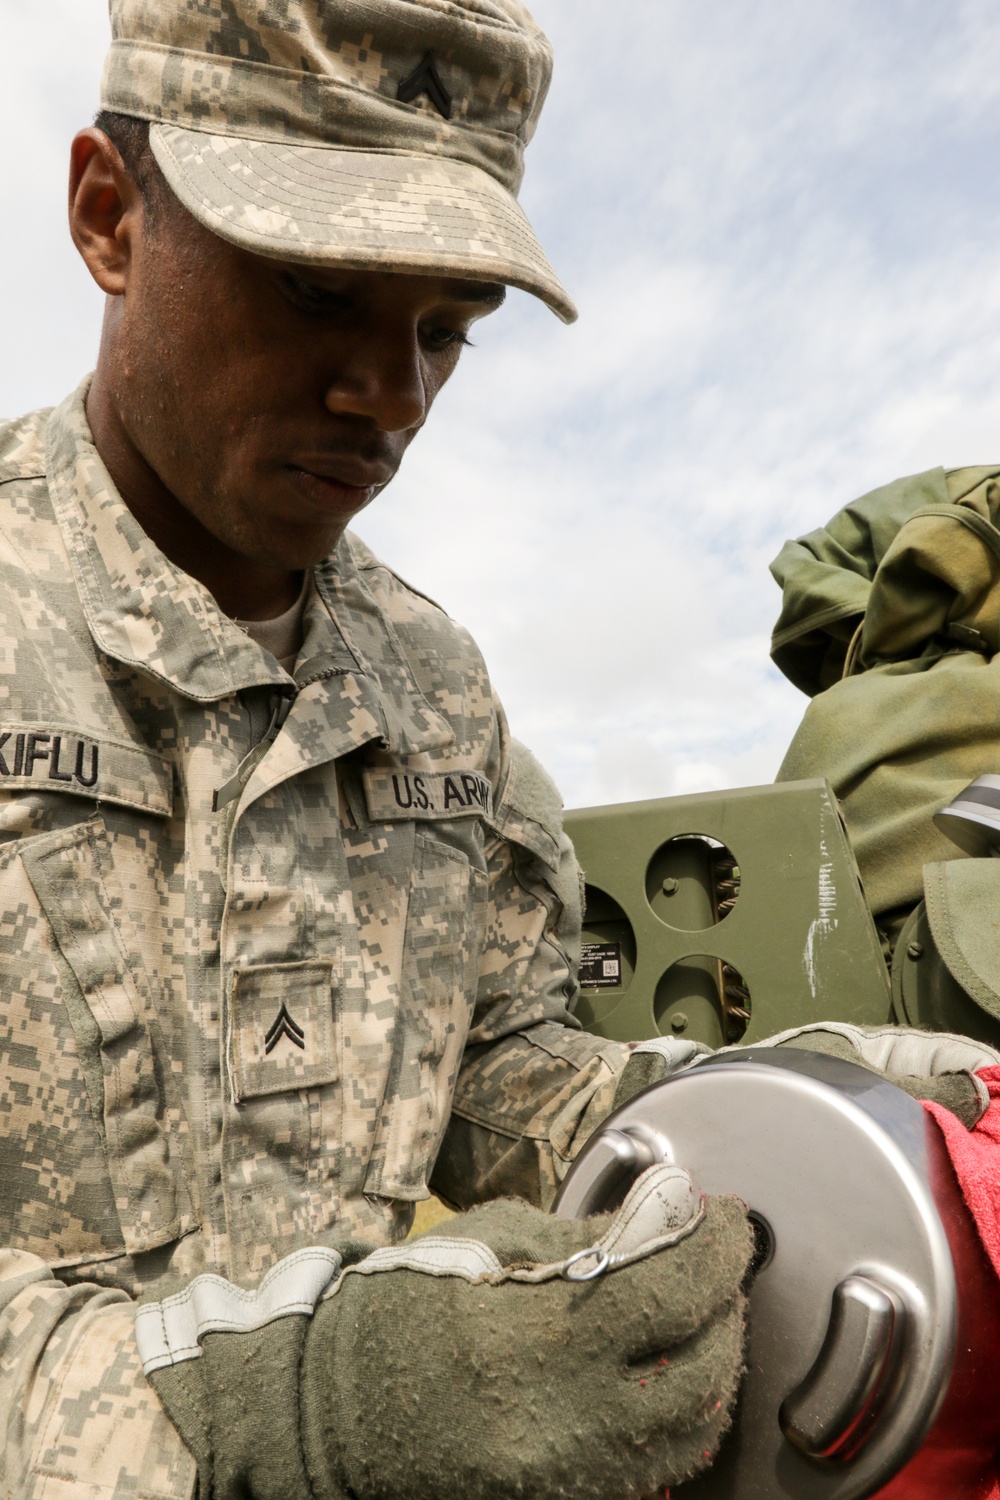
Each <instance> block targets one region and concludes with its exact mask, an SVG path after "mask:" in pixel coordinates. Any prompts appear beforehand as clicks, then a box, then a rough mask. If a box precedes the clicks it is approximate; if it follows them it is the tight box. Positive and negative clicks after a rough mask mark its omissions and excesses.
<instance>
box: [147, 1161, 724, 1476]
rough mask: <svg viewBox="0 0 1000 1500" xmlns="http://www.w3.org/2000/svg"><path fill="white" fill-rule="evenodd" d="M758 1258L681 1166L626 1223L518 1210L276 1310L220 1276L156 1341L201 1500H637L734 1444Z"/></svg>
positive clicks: (279, 1299) (314, 1263)
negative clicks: (747, 1301)
mask: <svg viewBox="0 0 1000 1500" xmlns="http://www.w3.org/2000/svg"><path fill="white" fill-rule="evenodd" d="M751 1246H752V1239H751V1235H750V1231H749V1228H748V1225H747V1221H746V1218H745V1214H744V1206H743V1205H742V1204H741V1203H740V1202H739V1201H738V1200H737V1199H735V1198H713V1199H707V1200H702V1199H701V1198H700V1196H699V1194H698V1193H697V1191H696V1190H695V1189H694V1187H693V1185H692V1183H691V1179H690V1178H689V1177H688V1175H687V1173H686V1172H684V1171H682V1170H681V1169H680V1168H678V1167H675V1166H671V1165H669V1164H663V1165H660V1166H655V1167H651V1168H650V1169H649V1170H648V1171H647V1172H645V1173H643V1175H642V1176H641V1177H640V1178H639V1179H638V1180H637V1181H636V1183H635V1184H634V1186H633V1188H632V1189H631V1191H630V1192H629V1194H628V1197H627V1198H626V1200H625V1202H624V1203H623V1204H622V1206H621V1208H620V1209H618V1211H617V1212H616V1213H614V1214H606V1215H600V1216H596V1217H594V1218H591V1219H587V1220H582V1221H578V1220H566V1219H557V1218H553V1217H550V1216H549V1215H547V1214H544V1213H542V1212H541V1211H539V1210H538V1209H535V1208H532V1207H531V1206H530V1205H528V1204H525V1203H522V1202H520V1201H516V1200H513V1199H504V1200H500V1201H498V1202H495V1203H491V1204H487V1205H486V1206H485V1207H482V1208H477V1209H473V1210H472V1211H471V1212H469V1213H467V1214H463V1215H459V1216H458V1217H457V1218H455V1219H454V1220H453V1221H451V1223H450V1224H449V1225H448V1227H447V1229H446V1230H445V1231H444V1232H443V1233H438V1234H435V1235H428V1236H426V1237H424V1238H422V1239H416V1240H411V1241H408V1242H407V1243H405V1244H403V1245H399V1246H394V1247H390V1248H388V1249H383V1250H377V1251H375V1252H373V1253H371V1254H368V1255H367V1256H365V1255H363V1253H362V1249H361V1247H358V1246H353V1247H347V1248H346V1249H345V1250H344V1251H343V1252H337V1251H333V1250H326V1249H320V1248H315V1249H309V1250H302V1251H299V1252H297V1253H296V1254H294V1255H291V1256H289V1257H288V1258H287V1259H286V1260H284V1261H282V1262H280V1264H279V1265H277V1266H275V1267H274V1268H273V1269H272V1270H271V1271H270V1272H269V1273H268V1275H267V1276H266V1277H265V1278H264V1280H263V1282H262V1283H261V1285H260V1287H259V1288H257V1290H256V1291H255V1292H252V1293H251V1292H247V1291H244V1290H242V1289H239V1288H237V1287H234V1286H232V1285H231V1284H230V1283H229V1282H226V1281H224V1280H223V1279H222V1278H221V1277H216V1276H201V1277H198V1278H197V1279H196V1280H195V1281H194V1282H192V1283H191V1284H190V1286H188V1287H187V1288H185V1290H184V1291H183V1292H181V1293H178V1294H177V1295H176V1296H173V1297H169V1298H166V1299H165V1300H163V1301H162V1302H157V1303H151V1304H147V1305H145V1306H143V1307H141V1308H140V1309H139V1312H138V1315H137V1318H136V1335H137V1340H138V1344H139V1350H140V1354H141V1356H142V1360H143V1366H144V1368H145V1370H146V1373H147V1374H148V1375H149V1376H150V1378H151V1379H152V1382H153V1384H154V1385H155V1387H156V1389H157V1391H158V1393H159V1395H160V1397H161V1399H162V1400H163V1402H164V1404H165V1406H166V1408H167V1410H168V1412H169V1413H170V1416H171V1418H172V1419H173V1421H174V1422H175V1424H176V1426H177V1428H178V1429H179V1431H180V1433H181V1436H182V1437H183V1439H184V1441H185V1443H186V1444H187V1445H188V1447H189V1448H190V1449H191V1450H192V1452H193V1453H194V1455H195V1457H196V1459H197V1460H198V1473H199V1496H200V1500H209V1497H211V1500H236V1497H237V1496H240V1497H253V1500H300V1497H301V1500H346V1497H352V1500H389V1497H402V1496H419V1497H421V1500H487V1497H489V1500H501V1497H508V1496H512V1495H518V1496H520V1497H521V1500H548V1497H551V1496H563V1497H572V1500H627V1497H638V1496H643V1495H647V1494H649V1493H651V1492H652V1491H654V1490H658V1491H659V1492H660V1493H662V1491H663V1489H664V1487H666V1486H667V1485H670V1484H673V1483H676V1482H678V1481H680V1480H682V1479H685V1478H688V1477H690V1476H691V1475H692V1474H694V1473H695V1472H697V1471H698V1470H699V1469H701V1468H704V1467H705V1465H706V1463H707V1462H709V1460H710V1459H711V1457H712V1455H713V1454H714V1452H715V1451H716V1449H717V1447H718V1444H719V1442H720V1440H721V1437H722V1434H723V1432H724V1431H725V1429H726V1427H727V1425H728V1422H729V1416H730V1412H731V1409H732V1405H733V1401H734V1399H735V1394H736V1388H737V1384H738V1381H739V1376H740V1372H741V1369H742V1350H743V1311H744V1303H743V1297H742V1293H741V1289H740V1288H741V1283H742V1281H743V1278H744V1274H745V1271H746V1267H747V1263H748V1260H749V1256H750V1251H751Z"/></svg>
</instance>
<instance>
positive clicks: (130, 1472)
mask: <svg viewBox="0 0 1000 1500" xmlns="http://www.w3.org/2000/svg"><path fill="white" fill-rule="evenodd" d="M110 9H111V19H112V26H113V42H112V47H111V52H110V56H109V59H108V64H107V69H106V73H105V78H104V85H103V96H102V113H101V114H100V115H99V117H98V121H97V125H96V126H95V128H91V129H87V130H83V131H81V133H80V134H79V135H78V136H77V137H76V139H75V141H74V143H73V149H72V168H71V186H70V222H71V229H72V233H73V237H74V240H75V242H76V245H77V247H78V248H79V251H80V253H81V255H82V256H83V259H84V261H85V262H86V265H87V267H88V268H89V270H90V272H91V274H92V275H93V277H94V279H95V280H96V282H97V284H98V285H99V286H100V287H101V289H102V290H103V292H104V293H105V294H106V298H107V302H106V315H105V322H104V331H103V338H102V342H101V348H100V355H99V359H98V364H97V369H96V372H95V374H94V375H93V377H92V378H91V379H88V380H87V381H85V382H84V383H83V384H82V385H81V387H80V388H79V390H77V391H76V392H75V393H74V394H73V395H71V396H70V397H69V398H68V399H67V400H65V401H64V402H63V404H62V405H61V406H59V407H58V408H56V409H55V410H54V411H52V412H41V413H35V414H33V415H31V416H28V417H25V418H24V419H22V420H20V421H15V422H12V423H8V424H6V425H5V426H4V427H3V428H2V429H0V492H2V496H3V500H4V506H3V517H4V519H3V524H2V528H0V683H2V698H0V703H2V723H0V781H2V786H0V822H2V829H3V834H2V838H3V842H2V849H0V885H2V891H3V893H2V899H0V912H2V917H0V952H2V969H0V973H2V982H0V1038H2V1064H3V1065H2V1071H0V1122H2V1123H0V1144H2V1156H0V1205H2V1210H3V1211H2V1217H0V1222H2V1225H3V1239H4V1241H5V1244H6V1247H7V1248H5V1249H4V1250H3V1251H2V1252H0V1415H2V1418H3V1424H4V1427H3V1433H4V1436H3V1442H2V1444H0V1475H2V1479H0V1489H2V1492H3V1494H5V1495H11V1496H18V1497H21V1496H39V1497H41V1496H45V1497H56V1496H60V1497H61V1496H66V1497H69V1496H71V1495H72V1496H74V1497H78V1496H81V1495H86V1494H93V1495H101V1496H106V1497H112V1496H126V1495H127V1496H137V1495H142V1496H145V1497H152V1496H155V1497H164V1500H166V1497H171V1500H174V1497H178V1500H179V1497H188V1496H190V1495H191V1494H192V1492H193V1491H194V1489H195V1487H196V1486H197V1488H198V1493H199V1494H200V1495H202V1496H209V1495H213V1496H214V1495H217V1496H235V1495H253V1496H259V1497H272V1496H273V1497H279V1496H280V1497H282V1500H289V1497H291V1500H294V1497H297V1496H306V1495H311V1496H318V1497H322V1500H327V1497H330V1500H333V1497H341V1496H347V1495H352V1496H356V1497H360V1500H366V1497H374V1496H381V1495H386V1494H389V1493H394V1494H398V1495H422V1496H423V1495H428V1496H429V1495H438V1496H443V1497H451V1496H454V1497H455V1500H459V1497H463V1500H464V1497H470V1496H478V1495H482V1496H489V1495H502V1494H513V1493H517V1494H520V1495H523V1496H542V1495H549V1494H561V1495H567V1496H578V1497H590V1496H593V1497H595V1500H597V1497H606V1500H611V1497H623V1496H629V1495H631V1496H637V1495H642V1494H645V1493H649V1492H651V1491H652V1490H653V1489H654V1488H655V1489H660V1490H662V1487H663V1486H664V1485H667V1484H669V1483H672V1482H674V1481H676V1480H679V1479H682V1478H684V1477H685V1476H687V1475H689V1474H691V1473H693V1472H695V1471H696V1470H697V1469H699V1468H700V1467H703V1466H704V1464H705V1463H706V1462H707V1461H709V1460H710V1458H711V1455H712V1453H713V1452H714V1450H715V1448H716V1446H717V1444H718V1442H719V1440H720V1437H721V1434H722V1432H723V1431H724V1428H725V1426H726V1423H727V1420H728V1414H729V1411H730V1408H731V1405H732V1401H733V1396H734V1391H735V1386H736V1382H737V1378H738V1373H739V1368H740V1357H741V1353H740V1351H741V1337H742V1301H741V1294H740V1284H741V1280H742V1277H743V1274H744V1269H745V1266H746V1262H747V1257H748V1252H749V1235H748V1230H747V1226H746V1222H745V1218H744V1214H743V1209H742V1206H741V1205H740V1204H738V1203H737V1202H736V1201H735V1200H730V1199H716V1200H708V1201H702V1200H700V1199H699V1197H698V1195H697V1193H696V1192H695V1191H694V1190H693V1188H692V1185H691V1183H690V1180H689V1179H688V1178H687V1176H686V1174H685V1173H684V1172H683V1171H682V1170H681V1169H680V1168H677V1167H661V1168H654V1169H652V1171H651V1174H647V1175H646V1176H645V1177H643V1178H641V1179H640V1180H639V1183H638V1184H637V1186H636V1189H635V1190H634V1191H633V1192H632V1193H631V1194H630V1195H629V1197H628V1198H627V1199H626V1202H625V1204H624V1205H623V1206H622V1208H621V1209H620V1210H619V1211H618V1213H617V1214H615V1215H613V1216H610V1217H609V1218H607V1219H602V1220H599V1221H588V1222H584V1223H567V1222H563V1221H560V1220H557V1219H554V1218H551V1217H549V1216H548V1215H547V1214H546V1213H545V1212H544V1209H545V1208H546V1207H547V1205H548V1204H549V1202H550V1201H551V1197H552V1194H553V1191H554V1189H555V1187H556V1186H557V1184H558V1182H559V1180H560V1178H561V1176H562V1175H563V1173H564V1172H565V1170H566V1168H567V1165H568V1163H569V1161H570V1160H571V1159H572V1157H573V1155H574V1153H575V1151H576V1150H577V1149H578V1147H579V1145H580V1144H581V1142H582V1141H583V1140H584V1139H585V1138H586V1136H587V1135H588V1134H589V1132H590V1131H591V1129H592V1128H593V1126H594V1125H595V1124H596V1123H597V1122H598V1121H599V1120H600V1119H602V1118H603V1117H604V1115H605V1114H606V1113H607V1112H608V1110H609V1109H610V1108H611V1107H612V1104H613V1101H614V1099H615V1097H616V1096H617V1097H618V1098H621V1097H624V1093H625V1092H628V1091H630V1090H631V1089H632V1088H634V1087H635V1084H636V1081H637V1080H638V1079H642V1078H650V1077H652V1076H653V1075H654V1074H655V1072H656V1071H657V1070H658V1069H659V1068H660V1067H661V1064H662V1058H661V1056H660V1053H658V1051H657V1045H656V1044H653V1047H652V1049H651V1050H647V1051H646V1052H645V1053H642V1054H640V1055H639V1056H636V1057H635V1058H634V1060H633V1059H631V1058H630V1055H629V1050H628V1049H627V1048H624V1047H622V1046H619V1045H617V1044H613V1043H607V1042H603V1041H601V1040H599V1039H597V1038H595V1037H592V1036H588V1035H586V1034H584V1033H583V1032H582V1031H581V1030H580V1029H579V1028H578V1027H577V1026H576V1023H575V1022H574V1021H573V1019H572V1016H571V1014H570V1006H571V1004H572V1001H573V997H574V994H575V961H576V958H575V950H576V947H577V943H578V935H579V922H580V918H579V873H578V870H577V867H576V864H575V861H574V859H573V856H572V851H571V850H570V848H569V846H568V843H567V840H566V838H565V836H564V834H563V832H562V828H561V822H560V808H559V802H558V797H557V796H556V794H555V792H554V789H553V788H552V786H551V783H550V782H549V781H548V780H547V778H546V777H545V775H544V773H543V772H542V771H541V770H540V768H539V767H538V766H537V765H536V764H535V763H534V762H533V761H532V759H531V757H530V756H529V755H528V754H527V753H526V752H524V751H523V750H520V749H519V748H518V747H517V746H516V745H515V744H513V743H512V742H511V740H510V739H509V736H508V731H507V727H506V723H505V720H504V717H503V714H502V711H501V710H500V708H499V706H498V704H497V703H496V700H495V698H494V696H493V693H492V690H491V687H490V683H489V679H488V677H487V674H486V671H485V667H484V665H483V662H482V660H481V658H480V656H479V654H478V652H477V650H476V648H475V646H474V644H473V642H472V641H471V640H470V639H469V637H468V636H467V635H466V634H465V632H464V631H462V630H461V628H460V627H458V626H457V625H455V624H454V623H453V622H452V621H451V620H449V619H448V617H447V616H446V615H445V614H444V613H443V612H442V611H441V610H440V609H438V608H437V607H436V606H435V605H434V604H433V603H431V602H430V601H428V600H427V599H426V598H425V597H424V596H422V595H421V594H419V593H418V592H417V591H416V590H414V589H412V588H410V587H409V586H408V585H406V584H405V583H403V582H402V581H401V580H400V579H399V578H398V577H396V575H395V574H394V573H393V572H392V571H391V570H390V569H389V568H388V567H386V566H385V565H384V564H383V563H381V562H380V561H379V560H378V559H377V558H375V557H373V556H372V555H371V553H370V552H368V551H367V549H366V548H365V547H364V546H363V545H362V544H361V543H360V542H359V541H358V540H357V539H356V538H354V537H352V536H351V535H350V533H349V532H347V531H346V529H345V528H346V526H347V524H348V522H349V521H350V519H351V517H352V516H353V515H355V514H356V513H357V512H358V511H359V510H361V509H362V508H363V507H364V506H365V505H367V504H369V503H370V502H371V501H372V500H373V499H375V497H376V496H377V495H378V493H379V492H380V491H381V490H382V489H383V488H384V487H385V485H386V484H388V483H389V481H390V480H391V478H392V477H393V475H394V473H395V471H396V469H397V467H398V465H399V463H400V461H401V459H402V456H403V453H404V451H405V449H406V447H407V446H408V444H409V442H410V441H411V439H412V438H413V437H414V436H415V434H416V433H417V431H418V430H419V428H420V427H421V426H422V424H423V422H424V421H425V420H426V418H427V415H428V413H429V410H430V407H431V405H432V403H433V400H434V397H435V396H436V394H437V392H438V390H439V389H440V388H441V386H442V385H443V384H444V382H445V380H446V379H447V378H448V376H449V375H450V374H451V372H452V370H453V369H454V367H455V364H456V362H457V360H458V357H459V354H460V350H461V346H462V344H463V343H464V342H465V339H466V335H467V333H468V330H469V328H470V327H471V325H472V324H473V323H474V322H475V320H476V319H477V318H480V317H482V316H484V315H486V314H487V313H489V312H490V311H491V310H492V309H494V308H495V307H496V306H498V304H499V303H500V302H501V301H502V298H503V287H504V285H505V284H512V285H515V286H519V287H523V288H525V289H527V290H528V291H529V292H533V293H534V294H535V295H537V296H538V297H540V298H541V299H542V300H544V301H545V302H547V303H548V305H549V306H550V307H551V308H552V309H553V310H554V311H555V312H556V313H557V314H559V315H560V316H561V317H562V318H564V319H565V320H567V321H569V320H570V319H572V317H574V316H575V313H574V309H573V306H572V303H571V302H570V300H569V298H568V297H567V295H566V293H565V292H564V291H563V289H562V287H561V286H560V284H559V282H558V280H557V279H556V277H555V275H554V273H553V271H552V270H551V268H550V266H549V265H548V263H547V261H546V260H545V258H544V256H543V254H542V252H541V250H540V248H539V246H538V244H537V242H536V240H535V238H534V235H533V234H532V231H531V229H530V227H529V225H528V223H527V221H526V220H525V218H524V215H523V214H522V212H521V211H520V209H519V208H518V206H517V202H516V198H515V194H516V190H517V188H518V185H519V182H520V176H521V160H522V151H523V147H524V145H525V144H526V143H527V141H528V139H529V137H530V135H531V133H532V131H533V129H534V125H535V121H536V118H537V114H538V111H539V109H540V107H541V104H542V101H543V99H544V95H545V92H546V87H547V83H548V78H549V70H550V53H549V48H548V44H547V42H546V39H545V38H544V36H543V35H542V33H541V32H540V31H539V30H538V28H537V26H536V25H535V24H534V22H533V21H532V20H531V18H530V16H529V15H528V14H527V13H526V12H525V11H524V10H523V8H522V7H521V6H520V4H519V3H518V0H449V3H443V0H337V3H334V0H221V3H219V0H111V7H110ZM663 1050H664V1049H660V1051H661V1052H662V1051H663ZM667 1050H669V1049H667ZM429 1185H430V1186H432V1187H433V1188H435V1189H436V1190H437V1191H438V1192H439V1193H441V1195H442V1196H443V1197H444V1198H446V1199H447V1200H448V1201H450V1202H451V1203H453V1204H454V1205H456V1206H457V1207H459V1208H461V1209H464V1210H467V1212H465V1213H462V1214H460V1215H459V1216H458V1217H457V1218H456V1219H455V1220H454V1221H453V1223H452V1224H451V1225H450V1226H449V1228H448V1229H447V1230H446V1231H445V1232H443V1233H441V1234H439V1235H436V1236H434V1237H432V1238H429V1239H423V1240H419V1241H414V1242H410V1243H408V1244H406V1245H403V1244H401V1242H402V1241H403V1239H404V1237H405V1235H406V1233H407V1230H408V1229H409V1227H410V1224H411V1222H412V1216H413V1209H414V1204H415V1203H416V1202H418V1201H419V1200H420V1199H422V1198H424V1197H426V1196H427V1194H428V1187H429ZM504 1195H516V1196H517V1201H514V1199H513V1198H512V1197H509V1196H508V1197H504ZM492 1199H499V1200H500V1201H498V1202H489V1201H487V1200H492ZM477 1205H482V1206H477ZM137 1301H138V1302H140V1306H139V1310H138V1312H137V1311H136V1306H135V1303H136V1302H137Z"/></svg>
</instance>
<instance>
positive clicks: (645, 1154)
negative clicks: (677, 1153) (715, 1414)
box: [553, 1125, 671, 1219]
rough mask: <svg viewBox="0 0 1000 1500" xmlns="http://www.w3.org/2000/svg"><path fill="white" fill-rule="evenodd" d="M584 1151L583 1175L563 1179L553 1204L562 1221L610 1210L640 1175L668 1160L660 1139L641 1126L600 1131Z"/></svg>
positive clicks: (669, 1153) (669, 1154) (668, 1155)
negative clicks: (657, 1163)
mask: <svg viewBox="0 0 1000 1500" xmlns="http://www.w3.org/2000/svg"><path fill="white" fill-rule="evenodd" d="M586 1150H587V1170H586V1172H583V1173H579V1172H578V1173H576V1174H571V1175H570V1176H569V1177H567V1178H566V1180H565V1182H564V1183H563V1185H562V1187H561V1189H560V1190H559V1193H558V1195H557V1197H556V1201H555V1204H554V1205H553V1211H554V1212H555V1213H558V1214H560V1215H561V1216H562V1217H563V1218H564V1219H585V1218H586V1217H587V1215H588V1214H596V1213H603V1212H605V1211H606V1210H607V1209H610V1208H614V1207H615V1206H616V1205H617V1204H618V1203H619V1202H620V1201H621V1199H622V1198H623V1197H624V1196H625V1193H626V1192H627V1190H628V1188H629V1187H630V1186H631V1184H632V1183H633V1182H634V1181H635V1179H636V1178H637V1177H638V1175H639V1173H640V1172H644V1171H645V1170H646V1168H647V1167H651V1166H653V1165H654V1164H655V1163H656V1162H659V1161H670V1160H671V1152H670V1147H669V1145H668V1144H667V1142H666V1140H665V1139H664V1138H663V1136H662V1135H660V1133H659V1131H658V1130H652V1129H649V1128H647V1127H646V1126H644V1125H634V1126H631V1127H630V1128H629V1129H628V1130H615V1129H614V1128H613V1127H612V1128H610V1129H608V1130H602V1131H601V1132H600V1134H599V1135H597V1136H594V1137H592V1138H591V1140H589V1141H588V1142H587V1147H586Z"/></svg>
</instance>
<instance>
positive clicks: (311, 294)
mask: <svg viewBox="0 0 1000 1500" xmlns="http://www.w3.org/2000/svg"><path fill="white" fill-rule="evenodd" d="M280 284H281V289H282V291H283V292H284V294H285V296H286V297H287V298H288V299H289V301H291V302H294V303H295V304H296V306H297V307H302V308H304V309H305V310H306V312H343V311H344V310H345V309H347V308H349V307H350V305H351V299H350V297H348V296H346V295H345V294H344V293H343V292H337V291H334V290H333V289H332V288H331V287H328V286H322V285H321V284H320V283H319V282H318V281H309V280H308V279H307V278H306V277H305V276H296V275H295V274H294V272H292V271H283V272H282V273H281V278H280Z"/></svg>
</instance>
